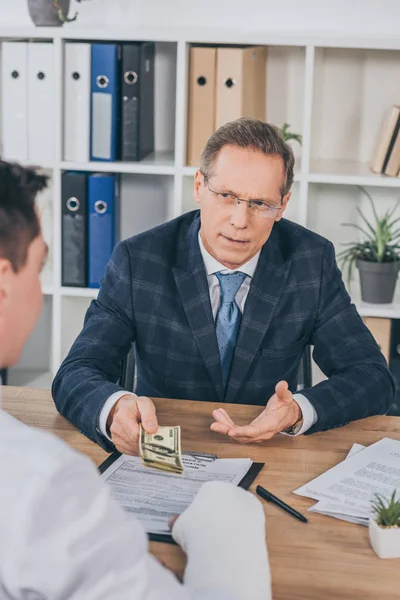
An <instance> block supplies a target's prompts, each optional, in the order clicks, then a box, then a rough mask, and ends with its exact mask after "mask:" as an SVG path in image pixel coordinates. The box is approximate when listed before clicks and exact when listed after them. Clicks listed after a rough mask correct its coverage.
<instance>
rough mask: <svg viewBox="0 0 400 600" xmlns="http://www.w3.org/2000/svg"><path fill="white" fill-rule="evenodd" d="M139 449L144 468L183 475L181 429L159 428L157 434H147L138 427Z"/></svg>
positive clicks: (177, 427)
mask: <svg viewBox="0 0 400 600" xmlns="http://www.w3.org/2000/svg"><path fill="white" fill-rule="evenodd" d="M139 448H140V456H141V458H142V463H143V464H144V465H145V466H146V467H152V468H153V469H160V470H161V471H167V472H169V473H183V463H182V452H181V428H180V427H179V426H176V427H159V428H158V431H157V433H147V432H146V431H145V430H144V429H143V428H142V426H140V437H139Z"/></svg>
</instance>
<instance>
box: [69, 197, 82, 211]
mask: <svg viewBox="0 0 400 600" xmlns="http://www.w3.org/2000/svg"><path fill="white" fill-rule="evenodd" d="M79 206H80V202H79V200H78V198H75V197H72V198H68V200H67V208H68V210H70V211H71V212H75V211H77V210H78V209H79Z"/></svg>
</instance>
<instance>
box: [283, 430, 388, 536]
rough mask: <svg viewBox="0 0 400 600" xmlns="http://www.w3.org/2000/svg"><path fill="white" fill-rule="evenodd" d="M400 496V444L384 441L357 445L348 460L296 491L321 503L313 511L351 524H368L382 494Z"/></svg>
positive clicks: (310, 509) (312, 508) (386, 496)
mask: <svg viewBox="0 0 400 600" xmlns="http://www.w3.org/2000/svg"><path fill="white" fill-rule="evenodd" d="M394 490H396V496H400V441H397V440H392V439H389V438H384V439H382V440H380V441H379V442H376V443H375V444H371V446H368V447H367V448H365V447H364V446H361V445H360V444H354V445H353V447H352V448H351V450H350V452H349V454H348V455H347V457H346V459H345V460H344V461H342V462H340V463H339V464H338V465H336V466H335V467H333V468H332V469H329V471H326V472H325V473H323V474H322V475H319V477H317V478H316V479H313V480H312V481H310V482H309V483H306V484H305V485H303V486H301V487H300V488H298V489H297V490H295V491H294V493H295V494H298V495H299V496H306V497H307V498H313V499H315V500H318V502H317V504H315V505H314V506H312V507H311V508H309V509H308V510H309V511H311V512H317V513H320V514H323V515H328V516H330V517H335V518H337V519H342V520H344V521H350V522H351V523H358V524H359V525H368V521H369V518H370V517H371V516H372V514H373V513H372V509H371V502H372V501H373V500H374V499H375V495H376V494H379V495H380V496H382V497H384V498H389V497H390V496H391V495H392V493H393V491H394Z"/></svg>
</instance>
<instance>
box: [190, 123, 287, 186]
mask: <svg viewBox="0 0 400 600" xmlns="http://www.w3.org/2000/svg"><path fill="white" fill-rule="evenodd" d="M224 146H238V147H239V148H252V149H254V150H258V151H259V152H262V153H263V154H265V155H267V156H271V155H277V156H281V157H282V160H283V166H284V171H285V178H284V181H283V184H282V188H281V194H282V196H285V195H286V194H287V193H288V192H289V191H290V188H291V187H292V183H293V176H294V173H293V167H294V154H293V150H292V148H291V147H290V146H289V144H287V143H286V142H285V140H284V139H283V137H282V134H281V132H280V130H279V129H278V127H275V125H271V124H270V123H264V122H263V121H259V120H258V119H250V118H248V117H242V118H241V119H237V120H236V121H230V122H229V123H226V124H225V125H222V126H221V127H220V128H219V129H217V131H215V132H214V133H213V134H212V136H211V137H210V138H209V139H208V141H207V143H206V145H205V147H204V150H203V152H202V154H201V158H200V170H201V172H202V173H203V175H204V176H205V177H206V179H209V178H210V177H211V176H212V169H213V166H214V163H215V161H216V159H217V156H218V153H219V152H220V150H221V149H222V148H223V147H224Z"/></svg>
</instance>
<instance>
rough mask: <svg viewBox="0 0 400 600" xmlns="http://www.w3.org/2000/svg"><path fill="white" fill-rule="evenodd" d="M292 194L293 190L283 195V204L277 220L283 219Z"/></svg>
mask: <svg viewBox="0 0 400 600" xmlns="http://www.w3.org/2000/svg"><path fill="white" fill-rule="evenodd" d="M291 195H292V192H288V193H287V194H286V196H283V198H282V206H281V208H280V209H279V212H278V214H277V215H276V218H275V221H280V220H281V219H282V217H283V213H284V212H285V210H286V207H287V205H288V202H289V200H290V198H291Z"/></svg>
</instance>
